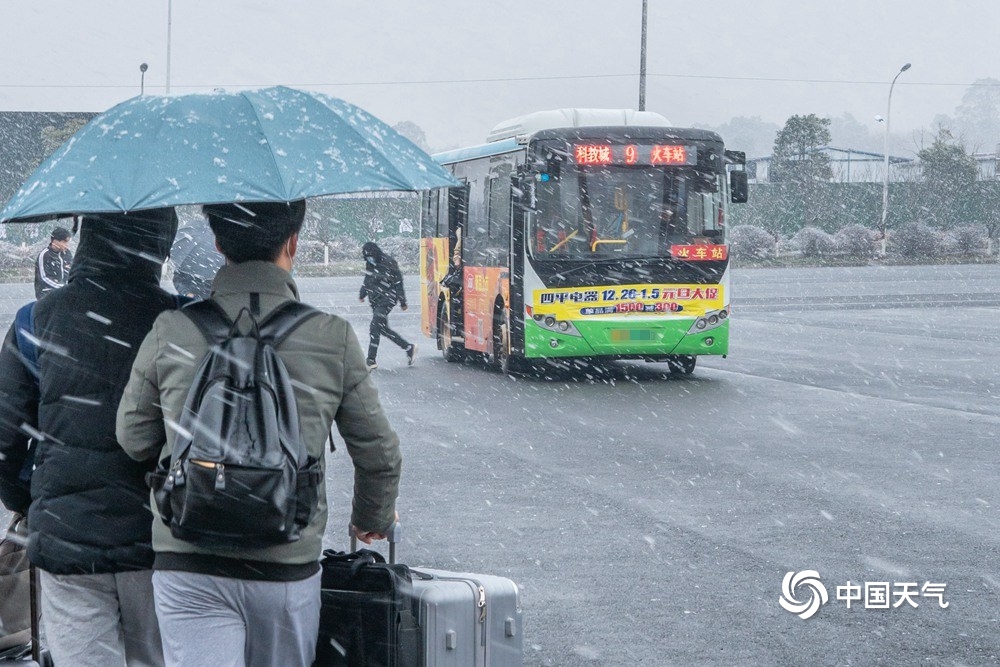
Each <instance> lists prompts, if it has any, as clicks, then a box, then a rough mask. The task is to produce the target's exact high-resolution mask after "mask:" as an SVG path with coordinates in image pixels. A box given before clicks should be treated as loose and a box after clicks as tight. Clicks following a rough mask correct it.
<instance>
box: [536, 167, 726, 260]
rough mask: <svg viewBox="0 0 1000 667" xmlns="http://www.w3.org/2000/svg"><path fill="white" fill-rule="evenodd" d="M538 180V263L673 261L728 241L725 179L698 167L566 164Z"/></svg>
mask: <svg viewBox="0 0 1000 667" xmlns="http://www.w3.org/2000/svg"><path fill="white" fill-rule="evenodd" d="M551 171H552V172H555V173H549V174H546V175H544V176H543V177H542V180H540V181H539V182H538V185H537V188H536V192H537V206H536V210H535V212H534V214H533V215H532V216H531V225H530V230H529V247H530V248H531V254H532V256H533V257H534V258H536V259H540V260H546V259H560V260H567V259H568V260H572V259H587V260H592V259H595V258H601V257H609V258H610V257H621V258H624V257H664V256H667V257H669V256H670V254H671V250H670V249H671V246H672V245H690V244H721V243H725V224H724V223H725V220H724V213H723V211H724V208H723V201H724V195H725V192H724V189H725V185H726V184H725V179H724V178H723V177H722V176H721V175H719V174H715V173H711V172H706V171H703V170H697V169H695V168H693V167H663V166H626V165H602V166H589V165H586V166H580V165H575V164H566V163H563V164H561V165H559V168H558V169H552V170H551Z"/></svg>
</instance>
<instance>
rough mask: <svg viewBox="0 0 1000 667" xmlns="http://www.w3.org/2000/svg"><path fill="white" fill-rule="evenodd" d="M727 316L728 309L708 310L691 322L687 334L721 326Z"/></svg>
mask: <svg viewBox="0 0 1000 667" xmlns="http://www.w3.org/2000/svg"><path fill="white" fill-rule="evenodd" d="M728 317H729V311H728V310H710V311H708V312H707V313H705V314H704V315H702V316H701V317H699V318H698V319H696V320H695V321H694V322H693V323H692V324H691V328H690V329H688V334H696V333H704V332H706V331H711V330H712V329H715V328H718V327H721V326H722V325H723V324H724V323H725V321H726V319H727V318H728ZM709 344H711V343H709Z"/></svg>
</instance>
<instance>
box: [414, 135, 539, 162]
mask: <svg viewBox="0 0 1000 667" xmlns="http://www.w3.org/2000/svg"><path fill="white" fill-rule="evenodd" d="M523 148H524V146H523V145H521V144H518V143H517V140H515V139H513V138H511V139H505V140H503V141H495V142H493V143H492V144H481V145H479V146H469V147H468V148H458V149H456V150H453V151H445V152H443V153H435V154H434V155H433V156H432V157H433V158H434V160H435V161H436V162H437V163H438V164H451V163H452V162H462V161H464V160H475V159H476V158H480V157H490V156H491V155H500V154H502V153H511V152H514V151H516V150H522V149H523Z"/></svg>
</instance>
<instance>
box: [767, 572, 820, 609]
mask: <svg viewBox="0 0 1000 667" xmlns="http://www.w3.org/2000/svg"><path fill="white" fill-rule="evenodd" d="M800 586H801V587H803V588H808V589H809V597H808V599H806V600H804V601H802V602H800V601H799V599H798V598H797V597H796V596H795V593H796V591H797V590H798V588H799V587H800ZM828 599H829V597H828V596H827V593H826V586H824V585H823V582H822V581H820V580H819V572H817V571H816V570H802V571H801V572H789V573H787V574H785V578H784V579H783V580H782V582H781V597H780V598H778V604H780V605H781V606H782V608H784V609H785V610H786V611H790V612H792V613H793V614H796V615H798V617H799V618H801V619H803V620H805V619H807V618H812V617H813V616H814V615H815V614H816V612H817V611H819V608H820V607H821V606H822V605H825V604H826V601H827V600H828Z"/></svg>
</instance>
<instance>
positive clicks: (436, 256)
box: [420, 238, 448, 336]
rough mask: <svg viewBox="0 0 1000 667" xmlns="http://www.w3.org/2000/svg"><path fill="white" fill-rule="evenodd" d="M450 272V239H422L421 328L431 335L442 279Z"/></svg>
mask: <svg viewBox="0 0 1000 667" xmlns="http://www.w3.org/2000/svg"><path fill="white" fill-rule="evenodd" d="M447 273H448V239H447V238H439V239H435V238H425V239H420V328H421V329H423V332H424V334H426V335H428V336H430V335H431V326H432V324H433V323H434V318H435V317H437V302H438V295H439V294H440V292H441V285H440V283H441V280H442V279H443V278H444V277H445V275H446V274H447Z"/></svg>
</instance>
